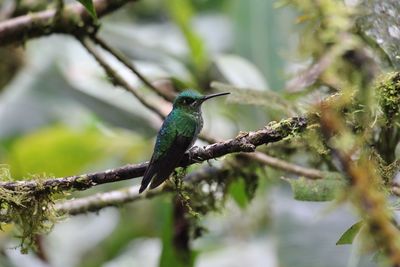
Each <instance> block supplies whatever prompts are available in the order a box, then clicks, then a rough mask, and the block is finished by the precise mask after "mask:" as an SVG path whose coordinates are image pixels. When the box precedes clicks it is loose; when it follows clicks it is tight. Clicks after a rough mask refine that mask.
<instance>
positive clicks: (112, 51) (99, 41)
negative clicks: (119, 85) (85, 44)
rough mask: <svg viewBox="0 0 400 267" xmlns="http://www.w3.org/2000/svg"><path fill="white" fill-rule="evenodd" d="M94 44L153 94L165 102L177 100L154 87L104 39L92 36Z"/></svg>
mask: <svg viewBox="0 0 400 267" xmlns="http://www.w3.org/2000/svg"><path fill="white" fill-rule="evenodd" d="M90 37H91V39H92V40H93V42H95V43H96V44H98V45H99V46H101V47H102V48H103V49H104V50H106V51H107V52H109V53H110V54H111V55H113V56H114V57H115V58H116V59H118V60H119V61H120V62H121V63H122V64H124V65H125V66H126V67H127V68H128V69H130V70H131V71H132V72H133V73H134V74H135V75H136V76H137V77H138V78H139V79H140V80H141V81H142V82H143V83H144V84H145V85H147V86H148V87H149V88H150V89H151V90H152V91H153V92H155V93H156V94H158V95H159V96H161V97H162V98H164V99H165V100H167V101H169V102H172V101H173V100H174V98H175V95H172V94H169V93H166V92H164V91H163V90H160V89H158V88H157V87H156V86H154V85H153V84H152V83H151V82H150V81H149V80H148V79H147V78H146V77H145V76H144V75H143V74H142V73H140V72H139V70H138V69H137V68H136V67H135V66H134V65H133V64H132V63H131V62H130V61H129V60H128V59H127V58H126V57H125V56H124V55H123V54H122V53H121V52H119V51H118V50H116V49H114V48H112V47H111V46H110V45H108V44H107V43H106V42H105V41H104V40H103V39H102V38H100V37H98V36H97V35H91V36H90Z"/></svg>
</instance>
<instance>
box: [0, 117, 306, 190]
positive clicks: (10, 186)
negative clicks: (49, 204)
mask: <svg viewBox="0 0 400 267" xmlns="http://www.w3.org/2000/svg"><path fill="white" fill-rule="evenodd" d="M306 127H307V118H305V117H293V118H289V119H286V120H282V121H280V122H273V123H270V124H269V125H267V126H265V127H264V128H263V129H261V130H258V131H255V132H248V133H240V134H239V135H238V136H237V137H235V138H233V139H229V140H226V141H222V142H218V143H214V144H211V145H208V146H205V147H203V148H199V147H197V148H196V149H193V150H191V153H190V155H189V152H187V153H186V154H185V156H184V158H183V160H182V161H181V162H180V164H179V166H181V167H185V166H188V165H191V164H194V163H198V162H202V161H206V160H210V159H215V158H218V157H221V156H225V155H228V154H231V153H238V152H254V151H255V149H256V147H257V146H261V145H263V144H268V143H273V142H278V141H280V140H282V139H284V138H286V137H288V136H290V135H292V134H296V133H299V132H301V131H303V130H304V129H305V128H306ZM147 164H148V163H147V162H144V163H139V164H128V165H126V166H122V167H119V168H116V169H111V170H107V171H103V172H96V173H90V174H82V175H76V176H69V177H62V178H54V179H47V180H43V181H19V182H0V187H2V188H5V189H7V190H11V191H32V192H40V191H47V190H52V191H67V190H85V189H88V188H90V187H93V186H96V185H99V184H105V183H112V182H117V181H122V180H127V179H131V178H137V177H141V176H142V175H143V174H144V172H145V170H146V168H147Z"/></svg>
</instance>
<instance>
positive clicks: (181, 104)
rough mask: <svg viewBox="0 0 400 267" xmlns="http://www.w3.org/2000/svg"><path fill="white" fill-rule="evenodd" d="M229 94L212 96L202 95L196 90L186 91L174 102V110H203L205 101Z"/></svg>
mask: <svg viewBox="0 0 400 267" xmlns="http://www.w3.org/2000/svg"><path fill="white" fill-rule="evenodd" d="M228 94H230V93H229V92H226V93H217V94H211V95H201V94H200V93H198V92H197V91H194V90H185V91H183V92H181V93H180V94H179V95H178V96H177V97H176V98H175V100H174V108H182V109H185V110H187V111H192V112H193V111H199V110H200V108H201V104H203V102H204V101H206V100H208V99H211V98H213V97H217V96H223V95H228Z"/></svg>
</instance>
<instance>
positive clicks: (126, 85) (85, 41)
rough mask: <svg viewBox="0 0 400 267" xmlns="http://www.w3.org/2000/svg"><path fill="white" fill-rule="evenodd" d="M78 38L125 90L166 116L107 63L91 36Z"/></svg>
mask: <svg viewBox="0 0 400 267" xmlns="http://www.w3.org/2000/svg"><path fill="white" fill-rule="evenodd" d="M78 39H79V41H80V42H81V44H82V45H83V47H85V48H86V50H87V51H88V52H89V53H90V54H91V55H92V56H93V57H94V58H95V59H96V61H97V62H98V63H99V64H100V66H101V67H102V68H103V69H104V71H105V72H106V73H107V75H108V76H109V77H110V78H111V79H112V81H113V83H114V84H117V85H120V86H121V87H123V88H124V89H125V90H127V91H128V92H130V93H132V94H133V95H134V96H135V97H136V98H137V100H139V102H140V103H142V104H143V105H144V106H145V107H146V108H148V109H149V110H151V111H153V112H154V113H155V114H157V115H158V116H159V117H160V118H161V119H164V118H165V116H164V114H163V113H162V112H161V110H159V109H158V108H157V107H156V105H153V104H152V103H150V102H149V101H147V100H146V98H144V97H143V96H142V95H141V94H140V93H139V92H138V91H137V90H136V89H135V88H134V87H133V86H132V85H130V84H129V83H128V82H127V81H126V80H125V79H124V78H123V77H122V76H121V75H119V74H118V73H117V72H116V71H115V69H114V68H113V67H111V66H110V64H108V63H107V61H106V59H105V58H104V57H103V56H102V55H101V54H100V53H99V52H98V51H97V50H96V48H95V47H94V45H93V44H92V43H91V42H90V40H89V38H87V37H80V36H78Z"/></svg>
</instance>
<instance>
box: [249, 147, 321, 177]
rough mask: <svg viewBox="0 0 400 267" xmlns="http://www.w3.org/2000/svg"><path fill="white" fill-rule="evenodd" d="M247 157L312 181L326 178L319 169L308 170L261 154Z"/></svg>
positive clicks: (257, 153) (256, 153)
mask: <svg viewBox="0 0 400 267" xmlns="http://www.w3.org/2000/svg"><path fill="white" fill-rule="evenodd" d="M247 157H249V158H252V159H255V160H257V161H258V162H261V163H263V164H265V165H268V166H271V167H273V168H276V169H279V170H282V171H286V172H290V173H294V174H297V175H300V176H304V177H307V178H310V179H322V178H324V173H323V172H322V171H320V170H317V169H312V168H306V167H303V166H299V165H296V164H293V163H289V162H287V161H284V160H281V159H278V158H274V157H271V156H268V155H266V154H264V153H261V152H255V153H252V154H247Z"/></svg>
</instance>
